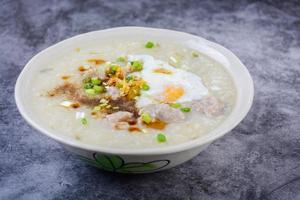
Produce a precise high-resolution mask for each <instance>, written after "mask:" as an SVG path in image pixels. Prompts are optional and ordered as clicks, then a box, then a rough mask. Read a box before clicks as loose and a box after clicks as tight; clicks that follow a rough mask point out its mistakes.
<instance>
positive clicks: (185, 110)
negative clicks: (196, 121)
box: [180, 107, 191, 112]
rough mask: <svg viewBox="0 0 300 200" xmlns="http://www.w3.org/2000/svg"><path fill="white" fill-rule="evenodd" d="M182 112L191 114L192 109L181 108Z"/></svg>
mask: <svg viewBox="0 0 300 200" xmlns="http://www.w3.org/2000/svg"><path fill="white" fill-rule="evenodd" d="M180 110H181V111H182V112H190V111H191V108H189V107H185V108H181V109H180Z"/></svg>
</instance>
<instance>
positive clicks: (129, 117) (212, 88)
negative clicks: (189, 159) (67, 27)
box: [27, 38, 237, 149]
mask: <svg viewBox="0 0 300 200" xmlns="http://www.w3.org/2000/svg"><path fill="white" fill-rule="evenodd" d="M33 77H34V78H32V79H30V80H28V81H29V84H30V91H28V95H27V98H28V105H27V106H29V107H30V108H31V112H32V113H33V115H34V116H36V121H38V122H39V124H41V125H42V126H43V127H45V128H47V129H48V130H52V131H53V132H56V133H57V134H62V135H64V136H67V137H69V138H73V139H75V140H77V141H80V142H82V143H86V144H91V145H94V146H99V147H109V148H117V149H142V148H155V147H166V146H172V145H176V144H180V143H184V142H188V141H191V140H195V139H197V138H201V137H202V136H205V135H207V134H210V131H212V130H213V129H215V128H216V127H218V126H219V125H220V124H221V123H222V122H224V120H225V119H226V118H227V117H228V116H229V114H230V113H231V112H232V110H233V108H234V105H235V102H236V96H237V92H236V88H235V84H234V81H233V79H232V77H231V75H230V73H229V72H228V71H227V69H226V68H225V67H224V66H223V65H222V64H221V63H219V62H217V61H216V60H214V59H213V58H210V57H208V56H207V55H204V54H203V53H201V52H199V51H197V50H194V49H193V48H191V47H189V46H188V45H184V44H182V43H179V42H175V41H158V40H156V39H153V38H147V39H134V38H132V39H127V40H122V39H117V38H116V39H114V40H107V41H102V42H101V43H98V42H96V43H95V44H91V45H90V46H89V47H86V46H85V47H81V46H80V45H79V46H78V47H76V48H74V49H72V50H70V51H69V52H67V53H65V54H62V55H60V58H58V59H55V60H53V61H52V62H49V63H47V64H46V65H44V66H40V68H39V70H37V71H36V72H35V74H34V75H33Z"/></svg>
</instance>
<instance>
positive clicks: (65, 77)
mask: <svg viewBox="0 0 300 200" xmlns="http://www.w3.org/2000/svg"><path fill="white" fill-rule="evenodd" d="M70 77H71V76H62V77H61V79H63V80H65V81H66V80H68V79H69V78H70Z"/></svg>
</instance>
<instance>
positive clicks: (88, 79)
mask: <svg viewBox="0 0 300 200" xmlns="http://www.w3.org/2000/svg"><path fill="white" fill-rule="evenodd" d="M82 82H83V83H89V82H91V78H90V77H87V78H85V79H83V80H82Z"/></svg>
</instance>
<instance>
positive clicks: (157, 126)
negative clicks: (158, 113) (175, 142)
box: [144, 120, 167, 130]
mask: <svg viewBox="0 0 300 200" xmlns="http://www.w3.org/2000/svg"><path fill="white" fill-rule="evenodd" d="M144 125H145V126H146V127H147V128H153V129H158V130H163V129H164V128H165V127H166V126H167V123H166V122H164V121H161V120H155V121H154V122H151V123H149V124H146V123H144Z"/></svg>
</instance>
